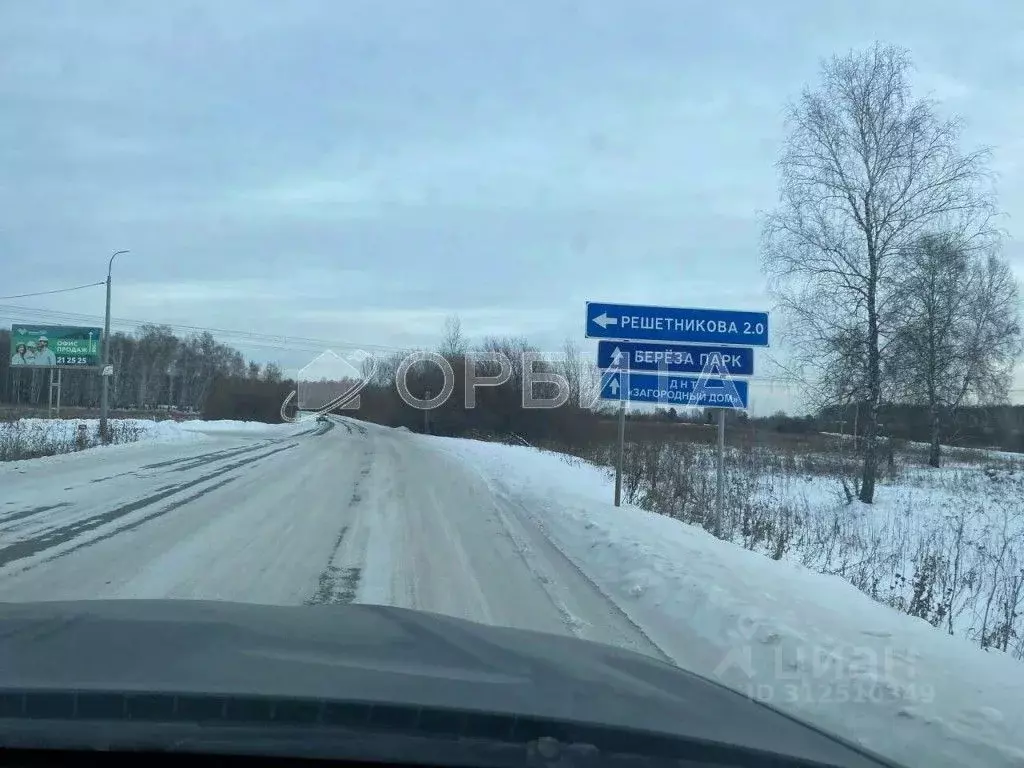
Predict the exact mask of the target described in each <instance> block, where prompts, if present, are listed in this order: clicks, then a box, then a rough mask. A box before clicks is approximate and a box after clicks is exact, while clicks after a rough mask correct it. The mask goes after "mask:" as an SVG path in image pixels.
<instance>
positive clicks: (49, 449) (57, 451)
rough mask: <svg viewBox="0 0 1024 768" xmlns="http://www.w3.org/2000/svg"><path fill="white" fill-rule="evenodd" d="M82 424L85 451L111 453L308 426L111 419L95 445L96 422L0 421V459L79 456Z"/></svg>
mask: <svg viewBox="0 0 1024 768" xmlns="http://www.w3.org/2000/svg"><path fill="white" fill-rule="evenodd" d="M83 424H84V425H85V446H86V448H85V450H90V451H91V450H114V449H118V448H121V447H122V446H124V445H126V444H132V443H138V442H145V443H153V442H177V441H188V440H202V439H204V436H206V435H210V436H216V435H219V434H227V433H233V434H239V433H241V434H244V435H246V436H249V435H252V436H263V435H266V436H268V437H272V436H281V437H288V436H290V435H295V434H298V433H300V432H303V431H305V430H308V429H309V428H310V425H309V424H263V423H260V422H245V421H199V420H195V421H182V422H176V421H172V420H166V421H153V420H151V419H111V420H110V430H111V433H112V435H113V443H114V444H112V445H101V444H100V442H99V419H19V420H18V421H13V422H0V458H2V459H5V460H18V459H22V460H36V458H35V457H45V456H57V455H62V454H68V453H80V452H81V446H80V445H79V427H80V425H83Z"/></svg>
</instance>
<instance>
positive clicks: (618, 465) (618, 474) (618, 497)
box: [615, 400, 626, 507]
mask: <svg viewBox="0 0 1024 768" xmlns="http://www.w3.org/2000/svg"><path fill="white" fill-rule="evenodd" d="M625 458H626V401H625V400H620V401H619V456H618V460H617V461H616V462H615V506H616V507H617V506H619V505H620V503H621V501H622V472H623V470H624V466H623V464H624V462H625Z"/></svg>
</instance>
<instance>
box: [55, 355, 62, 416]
mask: <svg viewBox="0 0 1024 768" xmlns="http://www.w3.org/2000/svg"><path fill="white" fill-rule="evenodd" d="M60 373H61V369H60V368H58V369H57V410H56V413H55V415H56V416H57V418H58V419H59V418H60Z"/></svg>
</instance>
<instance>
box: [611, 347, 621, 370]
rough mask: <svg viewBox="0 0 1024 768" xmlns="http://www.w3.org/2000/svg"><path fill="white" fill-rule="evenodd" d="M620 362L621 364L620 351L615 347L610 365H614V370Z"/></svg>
mask: <svg viewBox="0 0 1024 768" xmlns="http://www.w3.org/2000/svg"><path fill="white" fill-rule="evenodd" d="M621 362H622V350H621V349H619V348H618V347H616V348H615V349H613V350H612V365H614V366H615V367H616V368H618V367H619V364H620V363H621Z"/></svg>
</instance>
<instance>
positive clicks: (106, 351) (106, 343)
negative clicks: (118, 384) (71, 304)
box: [100, 251, 128, 443]
mask: <svg viewBox="0 0 1024 768" xmlns="http://www.w3.org/2000/svg"><path fill="white" fill-rule="evenodd" d="M122 253H128V251H114V253H112V254H111V256H110V261H108V262H107V311H106V314H105V316H104V318H103V370H101V371H100V378H101V379H102V380H103V381H102V385H101V389H100V439H101V440H102V441H103V442H104V443H105V442H107V439H108V432H107V411H108V409H109V402H110V401H109V398H110V376H108V375H107V366H108V365H110V270H111V269H112V268H113V266H114V258H115V257H116V256H118V255H120V254H122Z"/></svg>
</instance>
